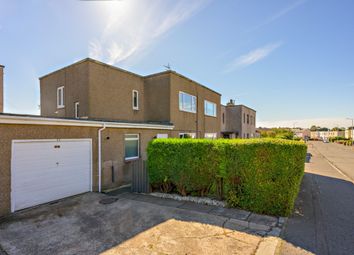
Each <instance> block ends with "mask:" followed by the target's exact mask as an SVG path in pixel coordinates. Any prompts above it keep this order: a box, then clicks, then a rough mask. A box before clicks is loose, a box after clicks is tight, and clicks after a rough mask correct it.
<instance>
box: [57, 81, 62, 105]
mask: <svg viewBox="0 0 354 255" xmlns="http://www.w3.org/2000/svg"><path fill="white" fill-rule="evenodd" d="M57 108H64V86H62V87H59V88H57Z"/></svg>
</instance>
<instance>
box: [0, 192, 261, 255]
mask: <svg viewBox="0 0 354 255" xmlns="http://www.w3.org/2000/svg"><path fill="white" fill-rule="evenodd" d="M113 198H114V197H113ZM107 199H108V200H107ZM110 199H112V197H109V196H107V195H104V194H97V193H87V194H83V195H80V196H76V197H72V198H68V199H64V200H62V201H59V202H57V203H54V204H47V205H43V206H40V207H37V208H34V209H30V210H26V211H22V212H18V213H16V214H14V215H12V216H11V217H9V218H6V219H5V220H2V222H1V223H0V245H1V249H2V251H1V250H0V254H1V252H3V253H5V254H11V255H12V254H21V255H22V254H51V255H52V254H85V255H87V254H100V253H101V254H254V253H255V252H256V250H257V247H258V246H259V244H260V242H261V241H262V237H260V236H258V235H253V234H249V233H246V232H240V231H236V230H232V226H231V227H228V228H225V226H224V224H225V222H226V221H225V217H221V216H218V215H212V214H207V213H202V212H197V211H192V210H186V209H180V208H175V207H169V206H163V205H157V204H152V203H147V202H142V201H136V200H132V199H129V197H125V198H124V196H122V197H120V198H119V199H118V200H117V201H114V202H113V201H109V200H110ZM102 202H113V203H102ZM176 202H177V201H176ZM165 203H167V202H165ZM167 204H168V203H167Z"/></svg>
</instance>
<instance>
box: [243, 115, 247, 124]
mask: <svg viewBox="0 0 354 255" xmlns="http://www.w3.org/2000/svg"><path fill="white" fill-rule="evenodd" d="M243 123H246V113H244V114H243Z"/></svg>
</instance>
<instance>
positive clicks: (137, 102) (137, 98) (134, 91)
mask: <svg viewBox="0 0 354 255" xmlns="http://www.w3.org/2000/svg"><path fill="white" fill-rule="evenodd" d="M135 94H136V106H135V105H134V97H135ZM132 107H133V110H139V91H137V90H133V91H132Z"/></svg>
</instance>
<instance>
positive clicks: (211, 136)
mask: <svg viewBox="0 0 354 255" xmlns="http://www.w3.org/2000/svg"><path fill="white" fill-rule="evenodd" d="M204 137H205V138H207V139H216V138H217V134H216V133H205V134H204Z"/></svg>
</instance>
